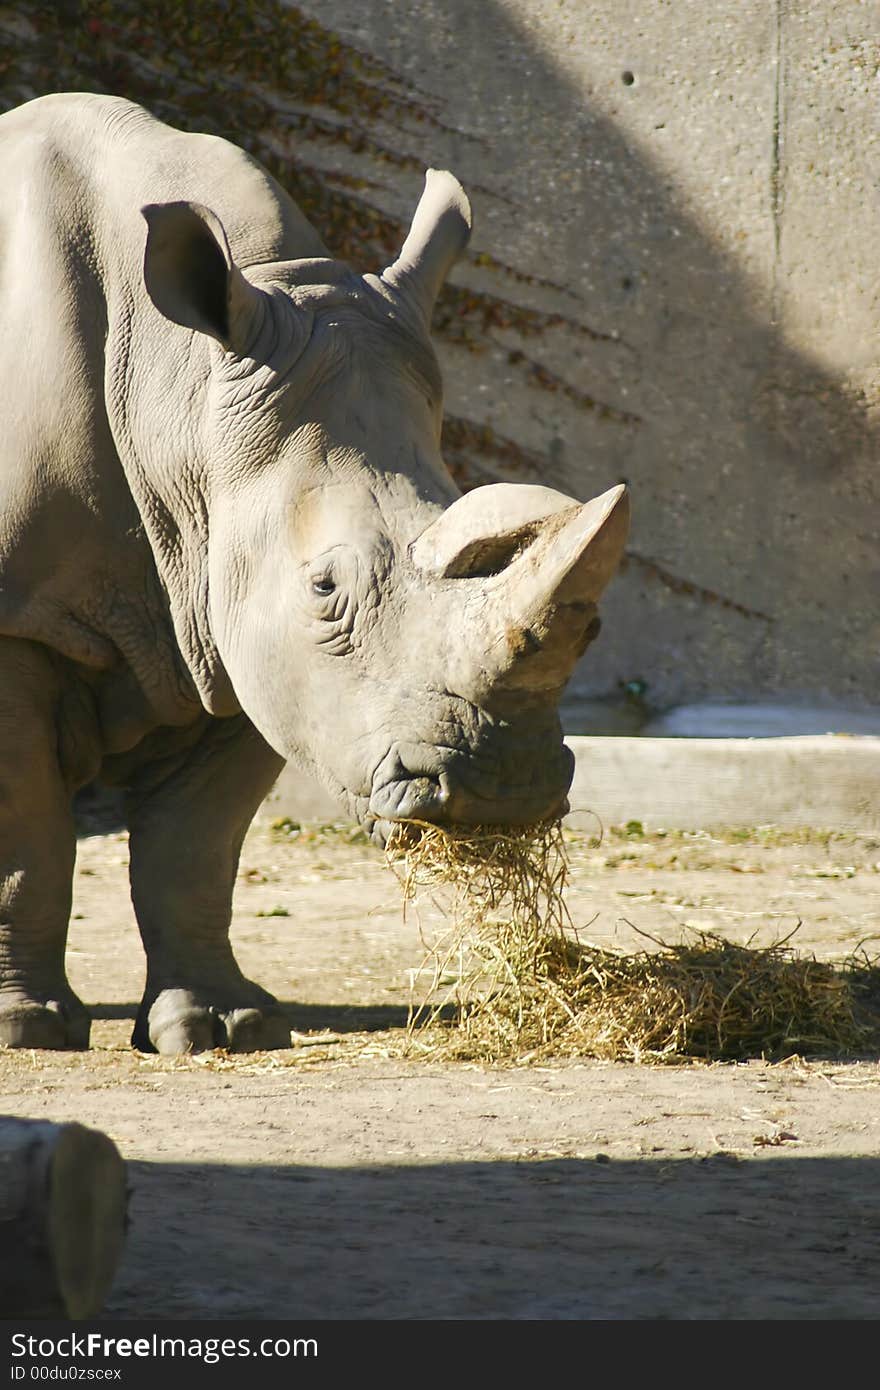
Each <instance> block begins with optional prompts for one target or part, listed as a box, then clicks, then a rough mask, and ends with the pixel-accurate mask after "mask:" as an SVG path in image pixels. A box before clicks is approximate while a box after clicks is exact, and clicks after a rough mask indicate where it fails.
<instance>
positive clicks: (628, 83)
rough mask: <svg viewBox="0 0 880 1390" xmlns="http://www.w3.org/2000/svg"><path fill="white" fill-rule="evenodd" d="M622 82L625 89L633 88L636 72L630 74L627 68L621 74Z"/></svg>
mask: <svg viewBox="0 0 880 1390" xmlns="http://www.w3.org/2000/svg"><path fill="white" fill-rule="evenodd" d="M620 80H621V82H622V83H623V85H624V87H632V86H633V85H634V83H635V80H636V75H635V73H634V72H630V70H629V68H625V69H624V71H623V72H622V73H621V74H620Z"/></svg>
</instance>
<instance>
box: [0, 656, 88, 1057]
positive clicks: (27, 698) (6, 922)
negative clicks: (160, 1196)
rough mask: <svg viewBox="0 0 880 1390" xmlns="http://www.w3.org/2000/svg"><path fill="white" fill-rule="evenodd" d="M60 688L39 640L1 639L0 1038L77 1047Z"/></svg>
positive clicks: (71, 837) (78, 1009) (79, 1027)
mask: <svg viewBox="0 0 880 1390" xmlns="http://www.w3.org/2000/svg"><path fill="white" fill-rule="evenodd" d="M63 706H64V693H63V690H62V688H61V684H60V681H59V675H58V670H57V668H56V666H55V665H54V664H53V662H52V659H51V657H50V656H49V654H48V652H47V651H46V649H45V648H44V647H40V646H38V645H36V644H35V643H31V642H24V641H19V640H17V639H14V638H3V639H0V1043H2V1044H5V1045H6V1046H7V1047H50V1048H65V1047H71V1048H86V1047H88V1045H89V1025H90V1020H89V1015H88V1013H87V1011H86V1009H85V1007H84V1005H83V1004H82V1002H81V1001H80V1000H79V999H78V998H77V997H76V995H75V994H74V992H73V990H72V989H71V988H70V985H69V984H68V983H67V977H66V975H65V972H64V949H65V945H66V941H67V924H68V919H69V917H70V898H71V883H72V878H73V863H74V857H75V853H76V831H75V828H74V823H73V815H72V812H71V804H70V803H71V791H72V788H71V786H70V785H69V784H68V779H67V778H66V777H65V775H64V771H63V770H62V767H61V765H60V763H59V752H58V750H59V747H61V746H63V745H64V743H65V731H64V730H63V729H62V728H61V724H60V720H59V714H60V711H61V710H62V708H63Z"/></svg>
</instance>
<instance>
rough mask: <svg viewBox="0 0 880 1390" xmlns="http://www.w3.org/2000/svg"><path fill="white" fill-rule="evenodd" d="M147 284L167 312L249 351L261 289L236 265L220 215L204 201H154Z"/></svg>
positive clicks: (146, 210) (148, 213) (148, 211)
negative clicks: (256, 287)
mask: <svg viewBox="0 0 880 1390" xmlns="http://www.w3.org/2000/svg"><path fill="white" fill-rule="evenodd" d="M141 212H142V213H143V215H144V217H145V218H146V222H147V244H146V249H145V251H144V284H145V285H146V288H147V294H148V295H149V296H150V299H151V300H152V301H153V303H154V304H155V306H156V308H157V309H158V310H159V313H160V314H164V316H165V318H167V319H170V320H171V322H172V323H179V324H180V325H181V326H182V327H183V328H193V329H195V330H196V332H198V333H207V334H209V335H210V336H211V337H212V338H216V339H217V340H218V341H219V342H221V343H222V344H223V346H224V347H225V348H228V349H229V350H230V351H232V352H239V353H244V351H245V350H246V348H247V343H248V340H249V338H250V336H251V334H250V332H249V326H250V323H251V320H252V319H253V315H254V313H255V311H256V309H257V306H258V303H259V299H260V292H259V290H256V289H254V287H253V285H250V284H248V282H247V280H245V278H244V276H243V275H242V273H241V271H240V270H239V269H238V267H237V266H236V265H235V263H234V262H233V259H232V255H231V253H230V250H229V242H228V241H227V238H226V232H225V229H224V227H223V223H222V222H221V221H220V218H219V217H218V216H217V215H216V213H213V212H212V211H211V209H210V208H206V207H202V206H201V204H199V203H149V204H148V205H147V206H146V207H143V208H141Z"/></svg>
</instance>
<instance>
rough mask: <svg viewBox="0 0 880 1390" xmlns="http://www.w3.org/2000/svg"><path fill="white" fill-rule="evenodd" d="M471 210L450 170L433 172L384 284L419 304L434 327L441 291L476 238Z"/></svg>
mask: <svg viewBox="0 0 880 1390" xmlns="http://www.w3.org/2000/svg"><path fill="white" fill-rule="evenodd" d="M471 224H472V218H471V205H470V203H469V202H468V199H467V194H466V193H465V191H464V189H463V188H462V186H461V184H460V183H459V182H458V179H457V178H455V177H454V176H453V175H452V174H449V173H447V172H446V170H445V169H429V170H428V171H427V173H426V175H425V191H424V192H423V194H422V196H421V199H420V200H419V205H418V207H417V208H416V210H415V214H414V216H413V220H412V226H411V227H410V229H409V234H408V235H407V238H406V240H405V242H404V243H403V247H402V249H401V252H400V255H399V256H398V257H397V260H396V261H395V262H394V264H393V265H390V266H389V267H388V269H387V270H383V272H382V279H383V280H384V282H385V284H386V285H389V286H390V287H391V288H392V289H394V290H396V291H397V292H398V293H399V294H400V295H402V296H403V298H404V299H407V300H409V301H410V302H411V303H413V304H414V305H415V307H416V308H417V310H418V312H419V313H420V315H421V317H422V319H423V320H424V322H425V323H426V324H430V321H431V313H432V311H433V308H434V302H435V300H436V298H437V295H438V294H439V293H440V287H441V286H442V284H443V281H444V280H445V279H446V276H447V275H448V274H449V271H450V270H451V269H452V267H453V265H454V264H455V262H456V261H457V260H458V257H459V256H460V255H461V253H462V251H463V250H464V248H465V247H466V246H467V244H468V241H469V240H470V235H471Z"/></svg>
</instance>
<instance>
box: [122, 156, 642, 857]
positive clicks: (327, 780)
mask: <svg viewBox="0 0 880 1390" xmlns="http://www.w3.org/2000/svg"><path fill="white" fill-rule="evenodd" d="M144 215H145V217H146V219H147V222H148V236H147V246H146V255H145V263H144V278H145V283H146V288H147V292H148V294H149V296H150V298H151V300H152V302H153V305H154V306H155V308H156V309H158V310H159V312H160V313H162V314H163V315H164V316H165V317H166V318H168V319H171V320H172V321H173V322H175V323H177V324H181V325H183V326H184V327H187V328H189V329H190V330H193V331H194V332H195V333H196V335H197V336H198V337H203V338H204V341H205V342H206V343H207V344H208V345H209V348H210V352H209V368H208V370H207V371H206V373H205V375H204V380H203V382H202V387H201V390H202V396H201V399H202V414H201V417H200V419H199V424H198V436H199V446H198V447H199V448H200V450H201V451H202V457H203V458H204V459H205V460H206V463H205V467H204V470H203V471H204V474H205V476H206V478H208V479H209V481H208V482H206V483H205V484H204V486H203V488H202V492H203V498H204V500H203V503H202V505H203V506H204V507H205V509H206V515H207V558H206V565H207V572H206V576H205V579H204V584H203V588H204V590H206V592H207V601H206V602H207V610H208V611H207V616H206V619H205V621H206V623H207V625H208V627H209V628H210V644H211V646H212V650H214V651H215V653H216V656H215V658H214V669H213V670H212V671H210V672H209V673H208V674H207V675H205V674H204V673H202V674H201V675H200V680H201V683H202V687H203V700H204V702H205V703H206V704H207V705H208V707H209V708H212V704H211V700H212V699H214V700H215V706H216V702H217V700H218V698H219V697H217V695H216V690H217V689H219V688H220V687H221V686H222V685H223V682H224V681H227V682H228V683H229V686H231V689H232V690H233V691H234V696H235V699H236V701H237V702H239V703H240V706H241V708H243V709H244V711H245V712H246V713H247V715H248V716H249V718H250V719H251V720H252V722H253V723H254V724H255V725H256V727H257V728H258V729H259V730H260V732H261V733H262V735H263V736H264V738H265V739H266V740H267V741H268V742H269V743H270V744H271V745H272V747H273V748H275V749H276V750H277V752H278V753H279V754H281V755H282V756H283V757H284V758H290V759H293V760H295V761H298V762H299V763H300V764H302V765H304V766H306V767H307V768H308V769H309V770H310V771H311V772H312V773H313V774H315V775H317V776H318V777H319V778H320V779H321V780H322V781H323V782H324V784H325V785H327V786H328V787H329V788H330V790H331V791H333V792H334V793H335V794H336V795H337V796H338V797H339V799H340V800H341V801H343V802H344V803H346V804H347V806H348V809H349V810H350V811H351V812H353V813H354V814H355V815H356V816H357V817H358V819H359V820H361V822H362V823H364V824H365V825H366V826H367V827H368V828H369V830H370V832H371V834H372V835H373V837H374V838H375V839H376V840H378V841H379V842H382V841H384V839H385V838H387V835H388V833H389V830H390V828H391V825H392V824H393V823H394V822H395V821H400V820H406V819H412V818H415V819H423V820H429V821H441V822H456V823H482V824H490V823H491V824H517V823H528V822H534V821H538V820H541V819H543V818H545V817H550V816H553V815H554V814H556V813H558V812H559V811H561V810H562V809H564V807H565V798H566V793H567V791H568V788H569V785H570V781H571V775H572V758H571V755H570V753H569V751H568V750H567V749H566V748H565V746H564V744H563V741H562V731H561V728H560V724H559V719H558V715H557V705H558V701H559V696H560V693H561V691H562V689H563V687H564V686H565V684H566V682H567V680H568V678H569V676H570V675H571V672H572V670H573V668H574V665H575V663H576V661H577V660H578V658H579V656H580V655H581V653H582V652H583V651H584V649H585V647H586V645H587V643H588V642H589V641H590V640H591V638H593V637H594V636H595V635H596V632H597V630H598V618H597V613H596V606H597V603H598V600H599V597H600V595H601V593H602V590H603V589H604V587H605V585H606V584H607V583H608V581H609V579H610V578H611V576H612V574H613V572H614V570H615V568H616V567H617V565H618V562H619V560H620V557H621V554H622V550H623V545H624V541H625V537H626V532H627V526H628V503H627V498H626V490H625V488H624V487H622V486H620V487H615V488H612V489H611V490H610V491H608V492H606V493H604V494H603V495H602V496H601V497H598V498H596V499H594V500H593V501H591V502H587V503H585V504H581V503H579V502H577V501H575V500H574V499H573V498H571V497H567V496H565V495H563V494H562V493H559V492H556V491H553V490H552V489H550V488H545V487H538V486H529V485H525V484H522V485H519V484H506V483H498V484H495V485H490V486H486V487H481V488H478V489H476V490H474V491H472V492H470V493H468V494H467V495H465V496H462V495H461V494H460V493H459V490H458V489H457V487H456V486H455V483H454V482H453V480H452V479H451V477H450V475H449V473H448V471H447V470H446V467H445V465H444V463H443V460H442V456H441V451H440V426H441V413H442V409H441V382H440V374H439V370H438V366H437V361H436V357H435V355H434V352H433V350H432V348H431V344H430V339H429V325H430V318H431V312H432V309H433V305H434V302H435V299H436V296H437V293H438V291H439V289H440V287H441V285H442V283H443V280H444V278H445V276H446V274H447V272H448V270H449V269H450V267H451V266H452V264H453V262H454V261H455V259H456V258H457V256H458V255H459V254H460V252H461V251H462V249H463V248H464V246H465V245H466V243H467V240H468V237H469V233H470V209H469V206H468V203H467V199H466V197H465V195H464V193H463V191H462V189H461V187H460V185H459V184H458V182H457V181H456V180H455V179H454V178H453V177H452V176H451V175H450V174H447V173H440V172H436V171H430V172H429V174H428V177H427V182H426V188H425V192H424V194H423V196H422V199H421V201H420V202H419V205H418V208H417V210H416V213H415V217H414V219H413V223H412V226H411V229H410V232H409V234H408V236H407V238H406V241H405V243H404V246H403V249H402V251H401V253H400V255H399V257H398V258H397V260H396V261H395V262H394V263H393V265H391V266H390V267H388V268H387V269H386V270H384V271H383V272H382V274H381V275H378V276H376V275H365V276H359V275H356V274H355V273H354V272H353V271H352V270H351V269H350V268H349V267H348V266H347V265H345V264H343V263H341V262H338V261H334V260H331V259H325V258H323V257H321V258H316V259H310V260H293V261H286V262H273V263H263V264H257V265H253V266H249V267H247V268H246V270H245V271H242V270H241V269H239V268H238V266H237V265H236V264H235V261H234V259H233V256H232V254H231V252H230V247H229V243H228V240H227V236H226V232H225V230H224V227H223V226H222V225H221V223H220V221H219V219H218V218H217V217H216V215H215V214H214V213H213V212H211V211H210V210H208V209H207V208H204V207H201V206H197V205H194V204H185V203H175V204H164V205H152V206H150V207H148V208H145V209H144ZM210 340H215V341H210ZM181 626H182V624H181V623H180V622H178V628H180V627H181ZM205 645H206V644H203V646H205ZM221 704H222V701H221Z"/></svg>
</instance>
